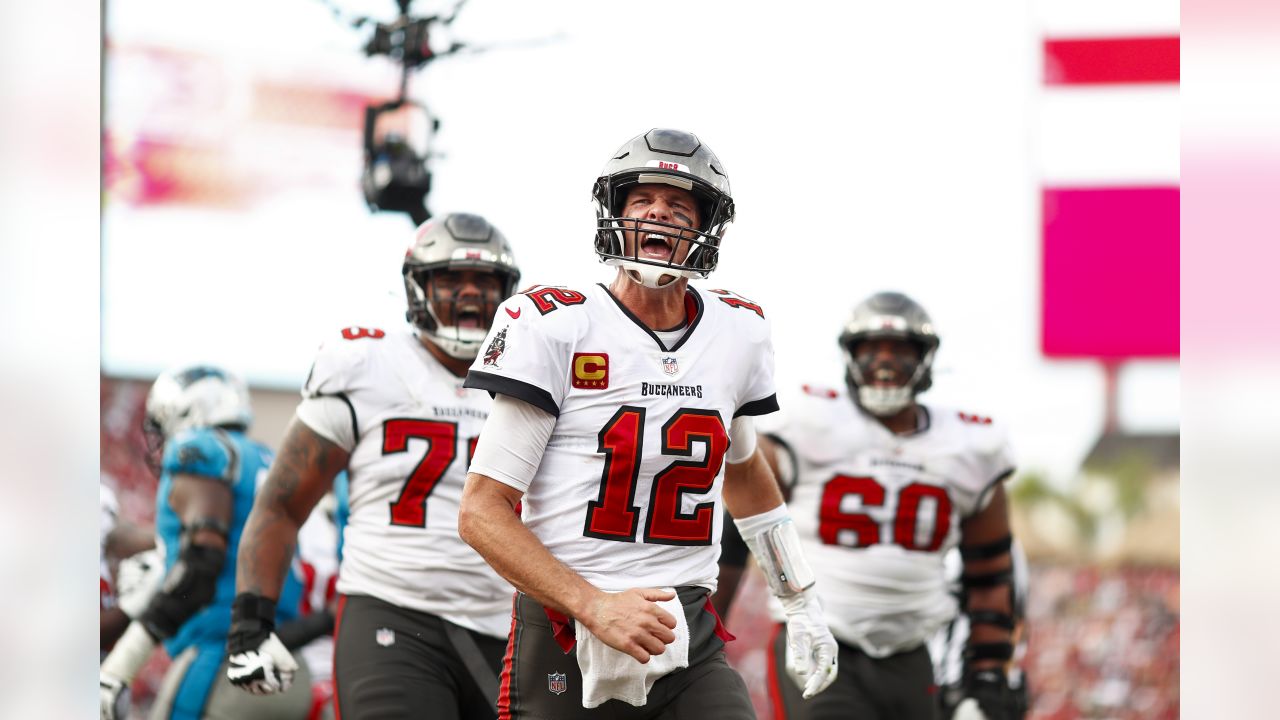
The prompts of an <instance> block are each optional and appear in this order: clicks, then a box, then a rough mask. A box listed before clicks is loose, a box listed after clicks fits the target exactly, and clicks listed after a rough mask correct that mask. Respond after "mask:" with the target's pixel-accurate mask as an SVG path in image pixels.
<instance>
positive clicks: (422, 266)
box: [400, 213, 520, 360]
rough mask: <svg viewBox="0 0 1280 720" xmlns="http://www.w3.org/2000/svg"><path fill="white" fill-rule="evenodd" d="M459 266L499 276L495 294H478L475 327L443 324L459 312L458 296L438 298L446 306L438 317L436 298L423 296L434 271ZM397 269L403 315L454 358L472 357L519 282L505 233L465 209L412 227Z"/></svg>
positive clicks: (456, 317)
mask: <svg viewBox="0 0 1280 720" xmlns="http://www.w3.org/2000/svg"><path fill="white" fill-rule="evenodd" d="M462 270H478V271H483V272H488V273H491V274H493V275H495V276H497V278H498V280H499V284H500V291H499V292H500V296H499V297H496V298H491V297H490V298H481V299H480V302H479V303H478V306H479V311H478V313H476V314H477V317H476V320H477V322H478V324H477V327H458V326H457V325H445V324H443V322H441V318H442V317H449V318H452V319H453V322H455V323H456V322H457V319H458V316H459V315H460V314H461V308H460V306H459V302H458V301H459V297H458V296H457V295H456V294H455V295H454V296H453V297H451V298H449V299H448V300H445V301H443V302H445V303H448V304H449V305H450V306H451V307H450V308H449V312H448V313H445V314H443V315H442V314H441V312H440V309H439V308H437V307H436V304H437V303H439V302H441V301H440V299H439V298H436V299H435V300H433V299H432V298H431V296H430V294H429V290H430V289H431V286H432V285H431V280H432V278H433V277H434V276H435V275H436V274H437V273H444V272H457V271H462ZM400 272H401V274H403V275H404V291H405V296H406V298H407V300H408V304H409V307H408V309H407V310H406V311H405V319H407V320H408V321H409V322H411V323H413V324H414V326H416V327H417V328H418V331H419V332H420V333H422V334H423V335H425V336H426V337H427V338H429V339H430V340H431V342H432V343H434V344H435V345H436V346H437V347H439V348H440V349H441V350H443V351H445V353H447V354H448V355H449V356H450V357H454V358H458V359H460V360H471V359H473V358H475V356H476V353H478V352H479V351H480V345H481V344H482V343H483V342H484V339H485V336H487V335H488V334H489V326H490V325H491V324H492V323H493V316H494V315H495V314H496V313H497V312H498V305H499V304H500V303H501V302H502V301H503V300H506V299H507V298H509V297H511V295H512V293H514V292H515V289H516V283H518V282H520V268H518V267H517V266H516V259H515V255H513V254H512V252H511V244H510V243H508V242H507V238H506V236H505V235H503V234H502V232H501V231H499V230H498V228H496V227H494V226H493V225H491V224H489V221H488V220H485V219H484V218H482V217H480V216H479V215H471V214H468V213H453V214H450V215H446V216H444V217H442V218H435V219H432V220H428V221H427V222H425V223H423V224H422V225H420V226H418V229H417V231H415V233H414V235H413V242H412V244H410V245H409V249H408V251H407V252H405V255H404V265H403V267H401V270H400Z"/></svg>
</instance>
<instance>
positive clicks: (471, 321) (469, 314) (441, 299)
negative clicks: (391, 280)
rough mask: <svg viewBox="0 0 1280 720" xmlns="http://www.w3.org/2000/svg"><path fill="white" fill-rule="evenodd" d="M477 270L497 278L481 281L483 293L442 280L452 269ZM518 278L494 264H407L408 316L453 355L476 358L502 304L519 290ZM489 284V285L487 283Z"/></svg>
mask: <svg viewBox="0 0 1280 720" xmlns="http://www.w3.org/2000/svg"><path fill="white" fill-rule="evenodd" d="M464 270H475V271H476V272H477V273H479V274H480V275H481V277H484V276H490V277H493V278H495V279H496V280H497V282H496V283H484V282H477V285H480V286H482V287H481V288H480V292H479V293H467V294H465V295H464V294H463V289H464V288H463V283H461V282H455V283H452V285H453V287H452V288H451V289H450V288H449V287H448V285H449V283H445V282H442V280H443V278H444V276H446V275H447V274H449V273H461V272H462V271H464ZM516 282H517V278H516V277H515V276H513V275H511V274H510V273H506V272H503V271H501V270H497V269H495V268H491V267H449V266H447V265H442V266H434V267H422V266H415V265H411V264H406V265H405V270H404V286H405V294H406V296H407V297H408V302H409V309H408V310H407V311H406V312H405V317H406V318H407V319H408V320H409V322H411V323H413V324H414V325H415V326H416V327H417V328H418V330H419V332H420V333H421V334H422V335H424V336H426V337H427V338H428V339H429V340H430V341H431V342H432V343H433V344H434V345H436V346H437V347H439V348H440V349H441V350H443V351H444V352H445V354H447V355H448V356H449V357H452V358H456V359H458V360H474V359H475V356H476V354H477V353H479V352H480V346H481V345H482V344H483V343H484V339H485V337H486V336H487V335H488V333H489V326H490V325H492V323H493V316H494V315H495V314H496V313H497V312H498V305H500V304H501V303H502V301H503V300H505V299H506V298H508V297H510V295H511V293H512V292H513V291H514V290H515V284H516ZM484 286H487V287H484Z"/></svg>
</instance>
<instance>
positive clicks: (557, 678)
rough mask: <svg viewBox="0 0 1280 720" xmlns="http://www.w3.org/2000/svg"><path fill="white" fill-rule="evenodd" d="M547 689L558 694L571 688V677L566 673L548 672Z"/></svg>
mask: <svg viewBox="0 0 1280 720" xmlns="http://www.w3.org/2000/svg"><path fill="white" fill-rule="evenodd" d="M547 689H548V690H550V691H551V692H552V693H554V694H556V695H560V694H562V693H563V692H564V691H565V690H568V689H569V679H568V678H566V677H565V675H564V673H547Z"/></svg>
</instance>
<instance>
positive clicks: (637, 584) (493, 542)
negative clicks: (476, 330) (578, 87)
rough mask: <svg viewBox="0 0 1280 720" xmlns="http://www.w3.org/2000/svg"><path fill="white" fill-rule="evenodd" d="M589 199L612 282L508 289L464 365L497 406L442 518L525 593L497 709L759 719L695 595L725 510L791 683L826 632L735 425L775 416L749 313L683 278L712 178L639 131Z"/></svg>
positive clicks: (704, 587)
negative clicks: (766, 571)
mask: <svg viewBox="0 0 1280 720" xmlns="http://www.w3.org/2000/svg"><path fill="white" fill-rule="evenodd" d="M593 197H594V200H595V204H596V212H597V218H598V219H597V233H596V241H595V248H596V252H597V254H598V255H599V256H600V259H601V260H602V261H603V262H604V263H605V264H607V265H612V266H615V267H617V268H618V272H617V275H616V277H615V278H614V280H613V282H612V284H611V285H609V286H608V287H606V286H604V285H596V286H591V287H587V288H583V289H582V290H571V289H568V288H563V287H553V286H534V287H533V288H530V289H529V290H527V291H525V292H523V293H522V294H520V295H516V296H515V297H513V298H511V299H509V300H507V301H506V302H505V303H503V305H502V308H501V310H500V311H499V312H498V314H497V319H496V320H495V321H494V324H493V327H492V328H491V330H490V335H489V342H488V344H487V345H486V349H485V351H484V353H482V355H481V357H478V358H477V359H476V362H475V364H473V365H472V368H471V372H470V374H469V375H468V376H467V386H468V387H477V388H483V389H485V390H488V391H490V392H491V393H495V395H496V399H495V400H494V406H493V412H492V413H491V415H490V417H489V421H488V423H487V424H486V425H485V428H484V431H483V433H482V434H481V436H480V442H479V445H478V446H477V448H476V454H475V458H474V460H473V462H472V465H471V473H470V474H469V476H468V478H467V486H466V491H465V493H464V495H463V501H462V514H461V517H460V518H459V530H460V531H461V533H462V537H463V539H464V540H466V541H467V542H468V543H470V544H471V545H472V546H473V547H475V548H476V549H477V550H478V551H479V552H480V554H481V555H483V556H484V557H485V559H486V560H488V561H489V563H490V564H491V565H493V566H494V568H496V569H497V570H498V572H499V573H500V574H502V575H503V577H506V578H507V579H508V580H510V581H511V582H512V584H514V585H515V586H516V588H517V589H519V590H520V591H521V592H520V593H519V594H518V595H517V598H516V602H515V606H514V608H513V617H512V626H511V627H512V629H511V641H510V645H509V647H508V649H507V655H506V659H505V662H504V665H503V674H502V689H501V696H500V698H499V703H498V704H499V716H500V717H502V718H507V717H528V718H555V719H556V720H573V719H575V718H595V717H617V718H641V717H644V718H653V717H700V718H717V719H720V718H730V719H732V718H744V719H746V718H754V712H753V710H752V707H751V703H750V700H749V697H748V695H747V690H746V686H745V684H744V683H743V681H742V678H741V677H740V676H738V674H737V673H736V672H735V671H734V670H732V669H731V668H730V667H729V666H728V664H727V663H726V662H725V660H724V651H723V647H724V640H723V638H725V637H728V635H727V633H726V632H725V631H724V630H723V628H722V627H721V626H720V623H719V619H718V618H717V617H716V615H715V614H714V612H713V611H712V610H711V609H710V608H711V606H710V604H709V602H708V600H707V596H708V594H709V592H711V591H713V590H714V589H715V587H716V576H717V567H716V559H717V556H718V554H719V536H720V532H721V522H722V520H721V513H722V507H727V508H728V510H729V512H730V513H731V514H732V515H733V516H734V517H735V518H737V523H738V525H739V527H740V528H741V530H742V535H743V537H744V538H746V540H747V542H748V543H749V544H750V545H751V547H752V548H753V550H755V551H756V552H757V557H761V555H760V553H765V555H764V558H763V559H762V563H764V562H767V563H768V564H767V565H766V567H770V568H772V569H774V570H775V572H774V573H772V574H770V576H769V577H770V585H771V587H772V588H773V590H774V591H775V592H776V593H778V594H779V595H781V596H782V602H783V604H784V605H785V606H786V607H787V609H788V611H787V617H788V621H789V632H788V638H789V640H790V641H791V643H792V644H793V645H794V646H795V647H796V650H797V652H796V657H797V664H798V666H799V668H798V674H799V676H800V677H801V680H800V682H801V685H802V686H803V687H804V692H805V694H806V695H814V694H816V693H818V692H821V691H822V689H824V688H825V687H826V686H827V685H828V684H829V683H830V682H831V680H832V679H833V678H834V677H835V673H836V667H835V656H834V650H835V642H834V639H832V637H831V634H830V633H829V632H828V630H827V628H826V626H825V624H824V623H823V621H822V619H821V609H820V608H819V607H818V604H817V601H816V599H815V596H814V595H813V590H812V588H811V585H812V577H811V574H810V573H809V569H808V566H807V565H806V564H805V562H804V558H803V557H802V556H801V554H800V553H799V552H798V550H797V548H796V542H795V532H794V529H793V526H792V524H791V522H790V519H789V518H788V516H787V510H786V506H785V505H784V504H783V502H782V498H781V496H780V494H779V492H778V488H777V486H776V484H775V481H774V479H773V475H772V473H771V472H770V471H769V469H768V466H767V465H766V464H765V462H764V459H763V458H762V457H761V456H760V454H759V453H758V452H756V444H755V432H754V430H753V425H752V420H751V418H752V416H755V415H761V414H765V413H769V412H772V411H774V410H776V409H777V400H776V398H775V393H774V386H773V349H772V343H771V340H770V333H769V325H768V323H767V321H766V320H765V318H764V311H763V310H762V309H761V308H760V307H759V306H758V305H756V304H754V303H752V302H750V301H749V300H747V299H745V298H743V297H741V296H739V295H736V294H734V293H730V292H728V291H723V290H713V291H704V290H698V289H695V288H691V287H689V279H690V278H705V277H706V276H707V275H708V274H709V273H710V272H711V271H712V270H714V269H715V267H716V263H717V260H718V253H719V245H720V239H721V236H722V235H723V232H724V229H725V226H726V225H728V223H729V222H730V221H731V220H732V219H733V214H734V212H733V200H732V198H731V197H730V195H729V181H728V178H727V176H726V175H725V173H724V169H723V168H722V167H721V165H720V161H719V160H718V159H717V158H716V156H715V154H714V153H712V152H711V150H710V148H708V147H707V146H706V145H704V144H702V143H701V141H699V140H698V138H697V137H695V136H694V135H692V134H690V133H686V132H681V131H677V130H662V129H654V130H650V131H649V132H647V133H645V134H644V135H640V136H637V137H635V138H633V139H632V140H630V141H628V142H627V143H626V144H624V145H623V146H622V147H621V148H620V149H619V150H618V151H617V152H616V153H614V155H613V157H612V159H611V160H609V161H608V163H606V165H605V168H604V171H603V172H602V173H601V177H600V178H599V179H598V180H597V181H596V184H595V188H594V190H593ZM722 496H723V499H724V500H723V503H724V504H723V506H722V504H721V497H722ZM521 501H523V520H524V522H523V523H522V522H521V520H520V519H519V518H517V517H516V515H515V513H514V509H515V508H516V506H517V503H520V502H521ZM566 653H568V654H566ZM632 706H635V707H632ZM637 708H640V709H637Z"/></svg>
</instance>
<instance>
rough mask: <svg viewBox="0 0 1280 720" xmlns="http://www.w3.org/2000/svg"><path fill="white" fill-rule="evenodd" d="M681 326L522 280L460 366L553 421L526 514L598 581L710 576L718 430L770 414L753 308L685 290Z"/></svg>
mask: <svg viewBox="0 0 1280 720" xmlns="http://www.w3.org/2000/svg"><path fill="white" fill-rule="evenodd" d="M685 317H686V324H685V326H684V328H683V332H682V333H681V332H679V331H671V332H668V333H662V332H659V333H655V332H653V331H652V330H650V329H648V328H646V327H645V326H644V325H643V324H642V323H641V322H640V321H639V319H638V318H636V317H635V316H634V315H633V314H632V313H631V312H630V311H629V310H628V309H627V308H626V307H625V306H624V305H622V304H621V303H620V302H618V301H617V300H616V299H615V298H614V297H613V295H612V294H611V293H610V292H609V291H608V290H607V289H606V288H605V287H604V286H603V285H596V286H591V287H589V288H587V289H586V290H584V291H582V292H579V291H576V290H570V289H567V288H561V287H547V286H535V287H534V288H531V289H530V290H527V291H525V292H523V293H521V294H517V295H515V296H513V297H512V298H510V299H508V300H507V301H506V302H505V303H504V304H503V305H502V307H501V308H499V310H498V314H497V317H496V319H495V320H494V324H493V326H492V328H491V330H490V333H489V337H488V339H487V341H486V344H485V349H484V350H483V351H482V352H481V353H480V355H479V356H478V357H477V358H476V362H475V364H474V365H472V368H471V372H470V374H469V375H468V376H467V386H468V387H478V388H483V389H485V390H489V391H490V392H494V393H502V394H504V395H508V396H511V397H515V398H518V399H520V400H523V401H525V402H527V403H529V404H531V405H534V406H536V407H538V408H541V409H542V410H544V411H546V412H548V413H550V414H552V415H554V416H556V424H555V428H554V430H553V431H552V435H551V437H550V439H549V441H548V444H547V447H546V451H545V453H544V454H543V457H542V462H541V465H540V466H539V467H538V470H537V472H536V474H535V475H534V477H533V479H532V481H531V482H530V483H529V485H528V487H527V488H526V487H517V489H519V490H521V491H524V492H525V493H526V494H525V496H524V499H523V519H524V522H525V525H526V526H528V527H529V529H530V530H531V531H532V532H533V533H534V534H535V535H536V536H537V537H538V539H539V540H540V541H541V542H542V543H543V545H545V546H546V547H547V548H548V549H549V550H550V551H551V553H552V554H553V555H555V557H556V558H558V559H559V560H560V561H561V562H563V563H565V564H566V565H567V566H569V568H571V569H572V570H574V571H575V572H577V573H578V574H579V575H582V576H583V577H584V578H585V579H586V580H587V581H588V582H590V583H591V584H593V585H595V586H596V587H598V588H601V589H603V590H606V591H619V590H624V589H627V588H633V587H649V586H656V587H667V586H679V585H701V586H703V587H706V588H708V589H711V590H714V589H715V586H716V578H717V575H718V566H717V564H716V563H717V560H718V559H719V554H720V531H721V523H722V522H723V520H722V518H723V512H722V505H721V501H720V495H721V488H722V484H723V482H724V457H725V452H726V451H727V450H728V448H729V425H730V423H731V422H732V420H733V418H734V417H737V416H739V415H761V414H765V413H769V412H773V411H774V410H776V409H777V399H776V396H775V392H774V386H773V346H772V342H771V340H770V334H769V324H768V322H767V321H766V320H765V317H764V311H763V310H762V309H761V308H760V307H759V306H758V305H756V304H755V303H752V302H750V301H749V300H746V299H745V298H742V297H740V296H738V295H735V294H733V293H730V292H728V291H723V290H712V291H704V290H698V289H695V288H689V289H688V290H687V292H686V294H685Z"/></svg>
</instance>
